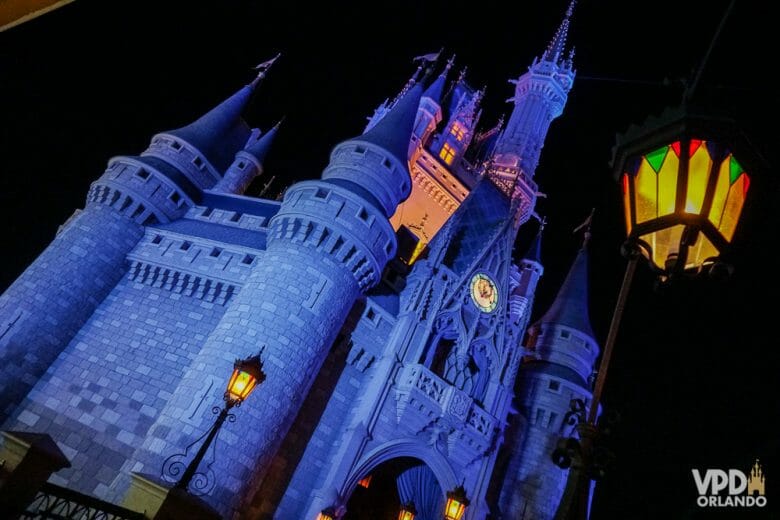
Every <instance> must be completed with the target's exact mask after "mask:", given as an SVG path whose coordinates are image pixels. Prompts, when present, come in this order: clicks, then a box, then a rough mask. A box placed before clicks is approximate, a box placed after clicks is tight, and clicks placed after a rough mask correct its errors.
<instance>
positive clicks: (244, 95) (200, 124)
mask: <svg viewBox="0 0 780 520" xmlns="http://www.w3.org/2000/svg"><path fill="white" fill-rule="evenodd" d="M277 58H278V55H277V56H276V57H274V58H273V59H271V60H268V61H266V62H265V63H261V64H260V65H258V66H257V67H256V68H257V69H258V70H260V72H259V74H258V75H257V76H256V77H255V78H254V79H253V80H252V82H251V83H249V84H248V85H245V86H244V87H243V88H242V89H240V90H239V91H238V92H236V93H235V94H233V95H232V96H230V97H229V98H227V99H226V100H225V101H223V102H222V103H220V104H219V105H217V106H216V107H214V108H212V109H211V110H210V111H209V112H207V113H206V114H204V115H203V116H201V117H200V118H199V119H197V120H196V121H194V122H192V123H190V124H189V125H187V126H183V127H181V128H177V129H175V130H169V131H167V132H164V133H167V134H169V135H172V136H174V137H178V138H179V139H181V140H182V141H185V142H187V143H188V144H190V145H192V146H194V147H195V148H196V149H197V150H198V151H200V152H201V153H202V154H203V155H205V156H206V158H207V159H208V160H209V162H210V163H211V164H212V166H214V167H215V168H216V169H217V170H219V171H224V170H225V168H227V167H228V166H229V165H230V163H231V162H232V161H233V156H234V155H235V153H236V151H238V150H241V149H242V147H243V146H244V144H245V143H246V142H247V140H248V139H249V136H250V133H251V130H250V129H249V126H247V124H246V123H245V122H244V120H243V119H242V117H241V114H242V113H243V112H244V110H245V109H246V107H247V105H248V104H249V101H250V100H251V99H252V94H253V93H254V91H255V89H256V88H257V85H259V84H260V81H261V80H262V79H263V78H264V77H265V73H266V72H267V71H268V69H269V68H270V66H271V65H272V64H273V62H274V61H276V59H277Z"/></svg>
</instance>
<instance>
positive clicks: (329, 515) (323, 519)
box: [317, 507, 336, 520]
mask: <svg viewBox="0 0 780 520" xmlns="http://www.w3.org/2000/svg"><path fill="white" fill-rule="evenodd" d="M335 518H336V510H335V509H333V508H332V507H326V508H325V509H323V510H322V511H320V514H318V515H317V520H335Z"/></svg>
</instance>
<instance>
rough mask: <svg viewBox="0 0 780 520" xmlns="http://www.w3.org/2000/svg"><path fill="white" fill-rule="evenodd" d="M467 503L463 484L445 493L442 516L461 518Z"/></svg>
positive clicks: (459, 519) (454, 518)
mask: <svg viewBox="0 0 780 520" xmlns="http://www.w3.org/2000/svg"><path fill="white" fill-rule="evenodd" d="M469 503H470V502H469V499H468V498H466V490H465V489H463V486H458V487H457V488H455V490H453V491H450V492H448V493H447V504H446V505H445V507H444V518H446V519H447V520H461V518H463V514H464V513H465V512H466V507H467V506H468V505H469Z"/></svg>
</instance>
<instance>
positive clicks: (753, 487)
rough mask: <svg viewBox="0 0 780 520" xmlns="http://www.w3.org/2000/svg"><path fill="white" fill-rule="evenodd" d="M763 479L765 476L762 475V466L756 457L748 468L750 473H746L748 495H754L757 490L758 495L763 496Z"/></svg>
mask: <svg viewBox="0 0 780 520" xmlns="http://www.w3.org/2000/svg"><path fill="white" fill-rule="evenodd" d="M765 480H766V477H765V476H764V468H762V467H761V465H760V464H759V463H758V459H756V463H755V464H753V467H752V468H751V470H750V475H748V482H747V492H748V495H751V496H755V494H756V492H758V495H759V496H764V492H765V489H764V484H765Z"/></svg>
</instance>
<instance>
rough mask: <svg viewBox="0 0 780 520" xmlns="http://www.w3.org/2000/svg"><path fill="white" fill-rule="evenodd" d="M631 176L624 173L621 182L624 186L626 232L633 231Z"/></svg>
mask: <svg viewBox="0 0 780 520" xmlns="http://www.w3.org/2000/svg"><path fill="white" fill-rule="evenodd" d="M630 182H631V180H630V177H629V175H628V174H627V173H624V174H623V179H622V180H621V184H622V186H623V211H624V212H625V216H626V233H629V234H630V233H631V189H630V186H629V183H630Z"/></svg>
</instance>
